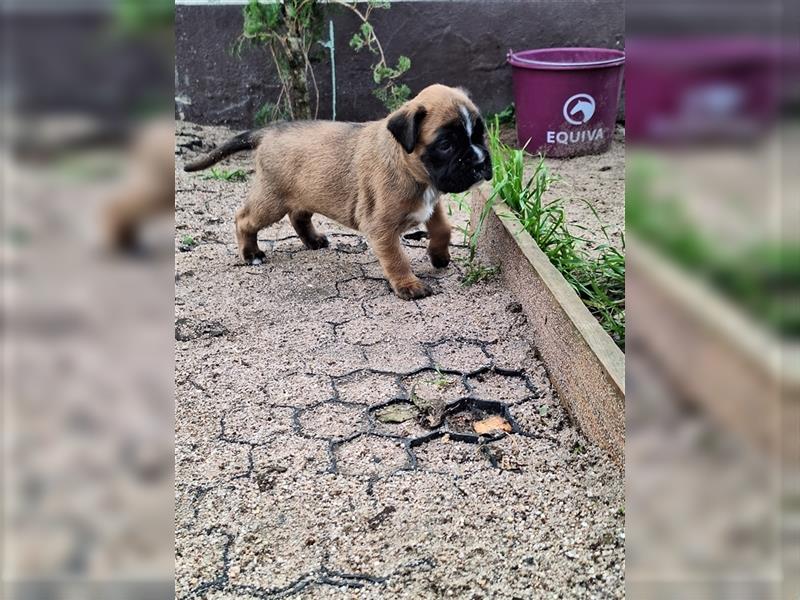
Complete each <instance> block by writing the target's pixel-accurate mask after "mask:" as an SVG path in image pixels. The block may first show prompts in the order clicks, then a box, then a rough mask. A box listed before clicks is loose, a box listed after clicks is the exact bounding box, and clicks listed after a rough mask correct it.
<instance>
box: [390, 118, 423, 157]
mask: <svg viewBox="0 0 800 600" xmlns="http://www.w3.org/2000/svg"><path fill="white" fill-rule="evenodd" d="M411 111H412V109H408V108H406V109H400V110H399V111H397V112H396V113H395V114H394V115H393V116H392V117H390V118H389V123H388V124H387V125H386V128H387V129H388V130H389V131H390V132H391V134H392V135H393V136H394V139H396V140H397V141H398V142H399V143H400V145H401V146H402V147H403V150H405V151H406V153H407V154H411V153H412V152H413V151H414V147H415V146H416V145H417V140H418V139H419V132H420V128H421V127H422V120H423V119H424V118H425V115H426V114H428V111H427V110H425V107H424V106H420V107H419V108H417V110H416V112H414V113H413V114H412V112H411Z"/></svg>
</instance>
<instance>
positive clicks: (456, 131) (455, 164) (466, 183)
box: [422, 115, 492, 193]
mask: <svg viewBox="0 0 800 600" xmlns="http://www.w3.org/2000/svg"><path fill="white" fill-rule="evenodd" d="M468 118H469V121H468V120H467V117H464V118H460V119H456V120H455V121H452V122H450V123H448V124H447V125H445V126H444V127H440V128H439V130H438V131H437V133H436V137H435V138H434V140H433V142H432V143H431V144H429V145H428V147H427V148H425V152H423V154H422V163H423V164H424V165H425V168H426V169H427V171H428V174H430V176H431V179H432V180H433V182H434V185H435V186H436V189H438V190H439V191H440V192H445V193H459V192H465V191H466V190H468V189H469V188H471V187H472V186H473V185H475V184H476V183H478V182H480V181H483V180H484V179H485V180H487V181H489V180H491V178H492V159H491V157H490V156H489V150H488V148H487V147H486V140H485V139H484V138H485V131H484V125H483V119H481V118H480V117H479V116H478V115H469V117H468Z"/></svg>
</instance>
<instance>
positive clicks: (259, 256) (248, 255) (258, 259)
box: [242, 250, 267, 265]
mask: <svg viewBox="0 0 800 600" xmlns="http://www.w3.org/2000/svg"><path fill="white" fill-rule="evenodd" d="M266 258H267V255H266V254H264V252H262V251H261V250H249V251H244V252H243V253H242V259H244V262H246V263H247V264H248V265H260V264H261V263H263V262H264V261H265V260H266Z"/></svg>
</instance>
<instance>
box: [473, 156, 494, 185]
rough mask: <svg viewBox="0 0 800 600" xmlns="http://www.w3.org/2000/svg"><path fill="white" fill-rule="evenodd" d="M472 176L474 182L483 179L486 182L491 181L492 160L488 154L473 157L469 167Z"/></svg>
mask: <svg viewBox="0 0 800 600" xmlns="http://www.w3.org/2000/svg"><path fill="white" fill-rule="evenodd" d="M470 168H471V173H472V176H473V177H474V178H475V181H480V180H482V179H485V180H486V181H491V179H492V159H491V158H490V157H489V154H488V153H483V155H482V156H480V157H478V156H475V157H474V158H473V161H472V165H471V166H470Z"/></svg>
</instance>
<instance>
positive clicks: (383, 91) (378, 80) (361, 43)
mask: <svg viewBox="0 0 800 600" xmlns="http://www.w3.org/2000/svg"><path fill="white" fill-rule="evenodd" d="M333 1H334V3H336V4H339V5H340V6H344V7H345V8H347V9H349V10H351V11H352V12H353V13H354V14H355V15H356V16H357V17H358V18H359V19H361V27H360V28H359V30H358V31H357V32H356V33H355V34H353V37H352V38H351V39H350V47H351V48H352V49H353V50H355V51H356V52H359V51H360V50H363V49H364V48H366V49H367V50H369V51H370V52H371V53H372V54H374V55H375V57H376V58H377V59H378V60H377V62H376V63H375V64H373V65H372V80H373V82H374V83H375V84H376V85H377V86H378V87H377V88H376V89H375V90H373V92H372V93H373V94H375V97H376V98H378V100H380V101H381V102H382V103H383V104H384V106H386V108H388V109H389V110H395V109H397V108H399V107H400V105H402V104H403V103H404V102H405V101H406V100H408V99H409V97H410V96H411V90H410V89H409V87H408V86H407V85H405V84H404V83H400V82H399V79H400V77H402V76H403V75H404V74H405V73H406V72H407V71H408V70H409V69H410V68H411V59H410V58H408V57H407V56H402V55H401V56H400V57H398V59H397V63H396V64H395V66H394V67H392V66H390V65H389V63H388V62H387V60H386V55H385V54H384V52H383V46H382V45H381V42H380V40H379V39H378V36H377V35H375V28H374V27H373V26H372V24H371V23H370V22H369V17H370V13H371V12H372V11H373V10H374V9H376V8H389V2H386V1H381V0H369V1H368V2H367V3H366V7H365V9H364V10H363V11H362V10H360V9H359V8H358V5H357V4H356V3H355V2H346V1H344V0H333Z"/></svg>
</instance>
